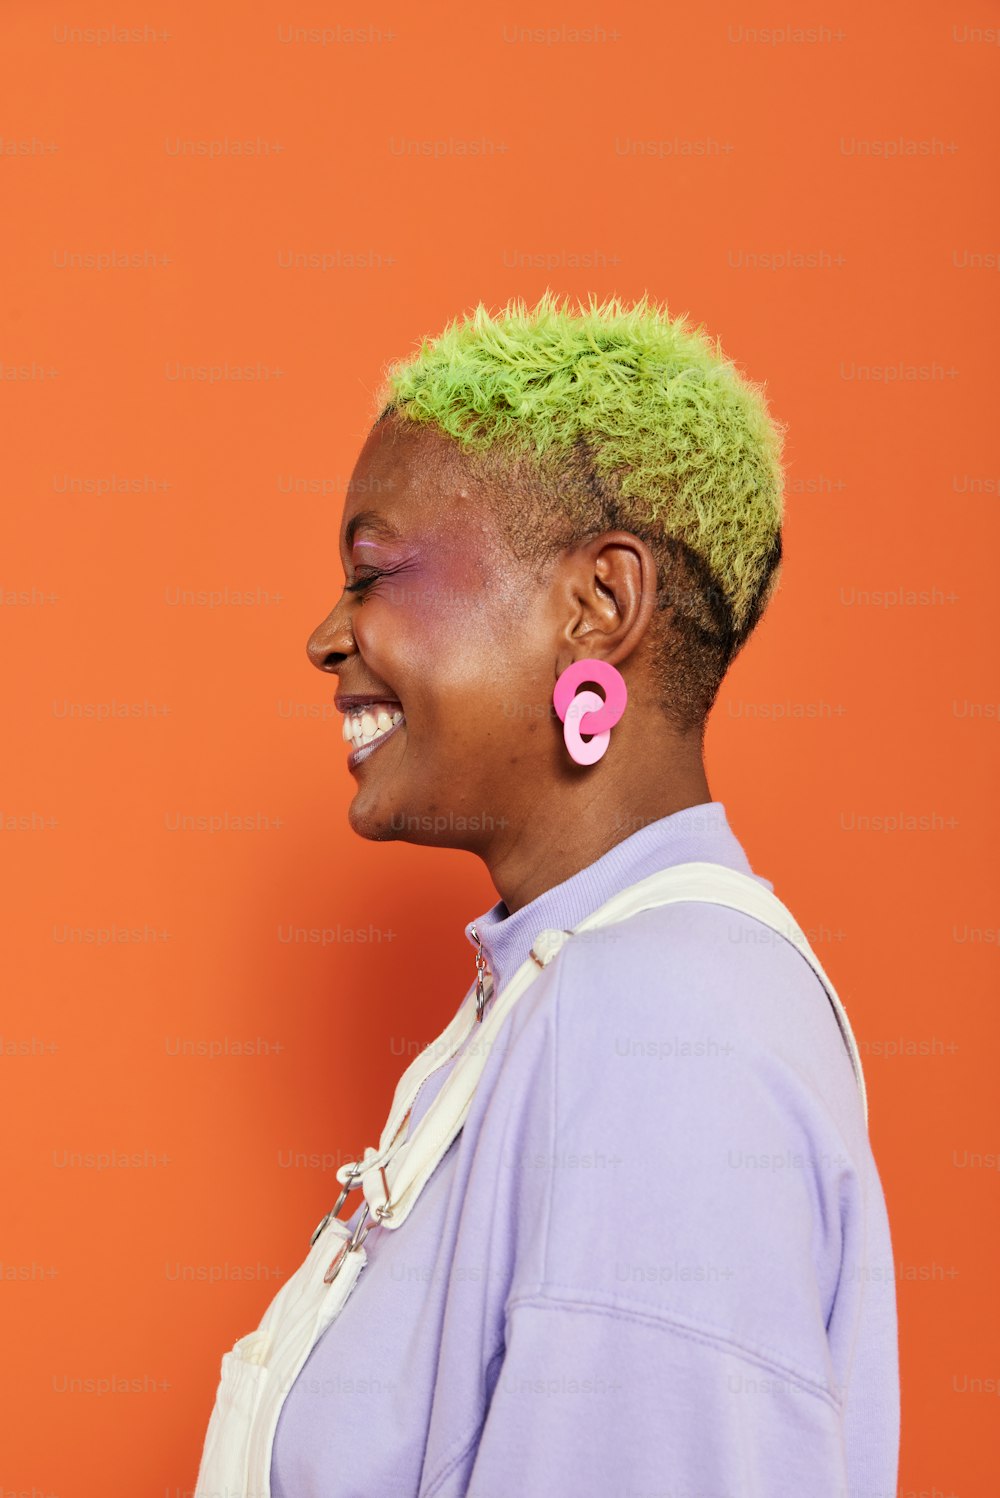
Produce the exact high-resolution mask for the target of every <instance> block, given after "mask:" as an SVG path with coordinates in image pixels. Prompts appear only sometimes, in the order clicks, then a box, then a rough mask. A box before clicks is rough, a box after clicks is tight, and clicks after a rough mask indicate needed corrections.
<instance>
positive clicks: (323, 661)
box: [306, 601, 357, 671]
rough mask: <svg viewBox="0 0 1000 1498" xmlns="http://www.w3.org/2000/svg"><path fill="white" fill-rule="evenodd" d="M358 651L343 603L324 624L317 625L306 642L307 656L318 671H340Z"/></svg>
mask: <svg viewBox="0 0 1000 1498" xmlns="http://www.w3.org/2000/svg"><path fill="white" fill-rule="evenodd" d="M356 649H357V647H356V645H355V643H354V633H353V631H352V629H351V623H350V619H349V618H348V613H347V609H346V608H345V607H344V605H343V601H341V602H340V603H338V604H337V605H336V606H335V607H334V608H332V609H331V610H330V612H329V614H327V616H326V618H325V619H324V620H323V622H322V624H317V626H316V628H315V629H314V630H313V632H312V634H311V635H310V636H309V639H308V640H307V641H306V655H308V657H309V659H310V661H311V662H312V664H313V665H314V666H315V667H316V669H317V671H339V670H340V668H341V666H342V665H343V663H344V661H345V660H346V659H347V657H348V655H353V654H354V653H355V651H356Z"/></svg>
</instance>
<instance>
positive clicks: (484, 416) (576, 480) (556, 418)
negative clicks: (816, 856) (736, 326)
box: [376, 290, 784, 727]
mask: <svg viewBox="0 0 1000 1498" xmlns="http://www.w3.org/2000/svg"><path fill="white" fill-rule="evenodd" d="M377 402H378V403H377V407H376V409H377V411H378V412H379V418H378V419H379V420H382V419H383V418H384V417H386V416H388V415H389V414H390V413H391V414H394V415H396V416H397V417H399V418H401V419H403V420H406V421H414V422H420V423H424V424H427V425H430V426H433V427H435V428H437V429H438V430H439V431H441V432H444V433H447V434H448V436H450V437H452V438H454V440H455V442H456V443H457V445H458V449H459V450H460V452H461V454H462V456H463V458H464V459H465V460H466V464H467V466H468V467H469V469H470V470H471V472H472V473H473V475H474V477H476V478H478V479H479V480H480V481H481V482H482V483H483V484H484V485H485V486H486V488H487V490H488V491H489V492H490V498H491V500H492V503H493V504H494V507H495V509H496V510H497V512H498V514H499V516H500V518H501V520H502V521H503V523H504V528H505V530H506V532H507V536H508V539H509V540H510V542H511V545H512V547H513V549H514V550H515V552H516V553H517V555H518V556H520V557H521V558H522V559H525V560H533V561H539V560H542V559H544V558H546V557H549V556H551V555H554V554H555V553H557V552H558V551H559V550H561V549H563V548H564V547H565V546H567V545H571V544H573V543H574V542H579V541H581V540H583V539H585V538H587V537H590V536H594V535H599V534H600V533H601V532H602V531H604V530H608V529H622V530H627V531H630V532H631V533H633V534H635V535H638V536H640V537H641V538H642V539H643V540H645V541H646V543H647V545H649V547H650V549H651V551H652V552H653V555H654V557H655V558H656V562H657V568H658V578H657V602H658V605H659V609H660V611H661V612H660V614H659V615H658V616H657V618H658V619H660V620H662V623H661V624H660V625H659V627H658V628H657V630H656V631H655V638H654V646H655V649H656V666H657V669H658V673H659V680H660V683H661V686H662V689H663V706H664V710H665V711H666V712H667V713H668V715H669V716H671V717H672V718H673V719H674V720H675V721H676V722H677V723H678V725H679V726H683V727H691V726H694V725H697V724H703V723H704V719H705V717H706V715H707V713H708V711H709V709H710V707H711V705H712V702H713V700H714V698H715V695H716V693H717V691H718V687H719V684H720V682H721V680H722V677H723V676H724V674H725V671H726V669H727V667H728V665H729V663H730V661H731V660H732V659H733V657H734V656H735V654H736V652H737V651H738V650H739V649H740V648H741V646H742V645H743V643H744V642H745V640H746V639H747V637H748V636H749V634H750V632H751V631H752V629H753V628H754V626H755V625H756V623H757V621H758V619H759V618H760V616H761V614H762V613H763V611H764V608H765V606H766V604H767V602H768V600H769V598H770V597H771V596H772V594H773V592H774V588H775V586H776V583H777V578H778V573H779V570H780V561H781V521H782V513H783V505H782V489H783V474H782V467H781V452H782V445H783V439H784V428H783V426H782V425H781V424H780V423H778V422H776V421H775V420H774V419H773V418H772V417H771V415H770V414H769V411H768V407H767V403H766V400H765V397H764V390H763V387H762V386H759V385H756V384H754V383H753V382H751V381H750V380H749V379H747V378H746V377H745V376H744V375H742V374H741V373H740V372H739V371H738V370H737V368H736V366H735V365H734V364H733V363H732V361H731V360H729V359H728V358H727V357H726V356H725V355H724V354H723V353H722V350H721V348H720V346H719V343H718V340H716V341H715V342H714V344H713V342H712V341H711V340H710V339H709V337H708V336H707V335H706V334H705V333H704V330H703V328H702V327H697V328H692V327H689V326H688V322H687V318H686V316H684V315H681V316H679V317H676V318H671V317H670V316H669V315H668V312H667V308H666V306H665V305H664V306H660V305H659V304H657V303H655V302H651V301H650V299H649V296H648V294H644V295H643V296H642V298H641V299H640V300H639V301H637V302H634V303H632V304H623V303H622V302H621V301H620V300H619V299H618V298H617V297H611V298H608V299H607V300H606V301H604V302H602V303H600V304H598V303H597V301H596V300H595V298H594V296H593V295H591V296H590V299H589V304H588V305H587V306H586V307H584V306H582V305H580V306H578V307H576V308H572V307H570V306H569V305H568V302H566V301H564V302H563V303H562V304H560V302H559V301H558V299H557V297H556V296H555V295H554V294H553V293H552V292H551V291H548V290H547V291H546V292H544V293H543V295H542V297H541V298H540V299H539V301H538V302H537V303H536V305H535V306H534V307H531V308H529V307H527V306H526V305H525V304H524V303H523V302H522V301H521V300H520V299H514V300H513V301H511V302H509V303H508V305H507V306H506V307H504V308H503V309H502V310H501V311H500V312H499V313H498V314H497V315H496V316H493V315H491V314H490V313H489V311H488V310H487V309H486V308H485V307H484V306H483V305H482V303H480V304H479V305H478V306H477V307H476V308H475V310H474V311H473V312H472V313H471V314H469V315H466V316H465V317H463V318H461V319H458V318H456V319H455V320H454V321H452V322H451V323H449V325H448V326H447V327H446V328H445V330H444V332H442V333H441V334H440V335H439V336H438V337H436V338H434V339H430V338H426V337H425V338H424V339H423V340H422V341H421V343H420V346H419V348H418V350H417V351H416V353H414V354H413V355H411V356H410V357H409V358H407V359H404V360H400V361H397V362H395V363H393V364H390V365H389V366H388V370H387V373H386V375H385V378H384V380H383V384H382V387H381V388H380V390H379V392H378V397H377Z"/></svg>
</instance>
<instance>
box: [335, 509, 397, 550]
mask: <svg viewBox="0 0 1000 1498" xmlns="http://www.w3.org/2000/svg"><path fill="white" fill-rule="evenodd" d="M359 530H366V531H374V532H375V534H376V535H377V536H383V537H384V538H385V540H387V541H399V540H401V539H402V538H401V536H400V533H399V531H398V530H397V529H396V527H395V526H394V525H393V524H392V523H391V522H390V521H388V520H386V518H385V516H384V515H380V514H379V512H378V510H360V511H359V512H358V514H357V515H352V516H351V518H350V520H349V521H348V522H347V529H346V530H345V531H344V543H345V545H346V546H347V547H348V549H350V546H351V543H352V541H353V540H354V537H355V535H356V534H357V532H358V531H359Z"/></svg>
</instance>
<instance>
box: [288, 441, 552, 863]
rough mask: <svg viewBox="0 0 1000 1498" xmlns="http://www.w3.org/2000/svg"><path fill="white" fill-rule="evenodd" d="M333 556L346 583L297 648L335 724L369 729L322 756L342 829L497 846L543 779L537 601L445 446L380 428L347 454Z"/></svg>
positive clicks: (527, 576)
mask: <svg viewBox="0 0 1000 1498" xmlns="http://www.w3.org/2000/svg"><path fill="white" fill-rule="evenodd" d="M340 554H341V561H342V563H343V568H344V574H345V577H346V580H347V585H346V587H345V589H344V591H343V593H342V595H341V597H340V598H339V599H338V601H337V603H336V604H335V605H334V607H333V609H332V610H331V612H330V613H329V614H328V615H327V617H326V618H325V619H324V620H323V622H322V623H321V624H319V625H318V626H317V628H316V629H315V630H314V631H313V633H312V635H311V636H310V638H309V642H308V647H307V648H308V653H309V658H310V660H311V661H312V662H313V664H314V665H315V666H317V667H318V668H319V669H320V670H322V671H328V672H332V673H335V675H336V678H337V685H336V698H337V702H338V705H339V706H341V707H344V708H347V709H352V708H354V709H357V713H356V714H352V713H351V712H350V711H349V712H348V715H347V723H348V724H350V723H351V722H352V719H353V718H354V717H355V716H356V717H357V720H358V721H359V722H361V723H363V724H364V727H365V728H366V729H367V730H368V734H369V735H370V733H371V729H372V727H373V724H374V725H375V726H377V725H378V724H379V722H380V721H381V724H382V727H383V731H384V737H376V738H374V739H370V740H369V742H368V743H367V744H363V745H362V747H361V748H360V750H358V749H357V748H355V747H354V742H353V741H352V742H350V743H348V742H342V741H341V739H340V738H339V736H338V738H337V740H336V743H335V744H334V745H331V748H332V749H333V750H334V751H335V752H338V753H339V752H343V754H344V756H345V759H347V762H348V766H349V769H350V772H351V774H352V775H353V777H354V779H355V781H356V784H357V793H356V795H355V797H354V799H353V801H352V802H351V806H350V811H349V820H350V824H351V826H352V828H353V829H354V831H355V832H357V833H358V834H359V835H360V836H362V837H367V838H377V839H391V838H402V839H404V840H405V841H407V842H415V843H435V844H438V845H441V846H445V847H452V848H456V847H459V848H468V849H470V850H472V851H476V852H479V853H482V852H483V851H484V850H485V849H486V848H487V847H488V846H489V845H490V844H491V843H493V842H494V841H495V840H497V839H499V841H500V842H501V843H503V842H504V841H506V837H505V833H506V834H508V835H509V834H511V833H514V832H515V831H516V827H517V825H518V822H519V820H520V818H521V817H522V816H524V815H526V814H528V813H529V812H530V807H531V803H532V799H533V797H534V798H537V795H538V791H539V786H540V782H541V779H542V778H543V777H547V776H550V775H553V774H557V773H558V769H559V754H558V751H559V749H560V747H561V736H560V733H559V732H558V731H557V730H558V729H559V724H558V720H557V719H556V717H555V714H554V711H553V709H552V687H553V683H554V680H555V672H554V664H555V659H556V646H557V637H558V634H559V619H558V617H557V612H556V608H555V601H554V599H553V597H552V596H551V595H550V594H549V593H548V592H547V590H546V589H545V588H544V587H540V586H539V581H540V579H539V575H538V573H537V570H535V571H531V570H529V569H528V568H526V567H525V566H523V565H522V564H520V563H519V562H518V561H517V560H516V558H514V557H513V556H512V555H511V554H510V552H509V550H508V548H507V547H506V546H505V544H504V541H503V537H502V533H501V531H500V529H499V527H498V524H497V522H496V520H495V519H494V517H493V514H492V512H491V511H490V509H489V508H488V506H487V504H486V503H485V501H484V500H483V499H482V498H481V497H480V496H479V495H478V494H477V492H476V490H475V488H474V486H473V484H472V483H471V482H470V481H469V480H468V479H467V478H466V477H465V474H464V470H463V467H462V465H461V463H460V462H459V461H457V460H456V457H455V452H454V444H453V443H452V442H451V440H450V439H449V438H447V437H445V436H444V435H443V434H441V433H439V432H437V431H435V430H434V429H431V428H427V427H419V426H416V425H413V424H408V423H406V422H399V421H397V420H396V419H394V418H393V417H389V418H388V419H387V420H385V421H383V422H382V423H380V425H379V426H377V427H376V428H374V430H373V431H372V432H371V433H370V435H369V437H368V440H367V441H366V443H365V446H364V448H363V449H362V451H361V455H360V457H359V459H358V462H357V465H356V467H355V470H354V474H353V477H352V480H351V485H350V488H349V492H348V497H347V500H346V502H345V505H344V512H343V516H342V520H341V529H340ZM378 704H384V711H385V713H386V714H387V715H388V716H387V717H382V718H381V719H380V714H379V708H378ZM366 706H367V707H368V708H369V709H370V712H371V717H370V719H369V720H368V721H367V722H364V719H363V718H362V716H361V712H362V710H363V709H364V708H365V707H366ZM399 714H401V715H402V716H401V718H400V717H398V715H399ZM393 724H394V725H395V726H389V727H388V731H386V726H387V725H393Z"/></svg>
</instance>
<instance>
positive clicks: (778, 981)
mask: <svg viewBox="0 0 1000 1498" xmlns="http://www.w3.org/2000/svg"><path fill="white" fill-rule="evenodd" d="M817 955H819V954H817ZM820 960H821V961H822V960H823V959H822V957H820ZM553 966H554V967H556V968H557V969H558V975H557V981H556V982H555V984H554V985H553V987H552V989H550V990H549V991H548V994H547V1006H548V1007H550V1008H551V1024H552V1029H553V1042H554V1044H555V1045H556V1048H557V1051H558V1055H559V1060H560V1072H561V1074H562V1075H563V1076H564V1078H565V1082H566V1084H567V1085H570V1078H571V1076H576V1077H578V1078H580V1079H586V1078H587V1077H589V1076H592V1075H593V1074H594V1073H595V1072H596V1071H601V1070H603V1071H607V1072H608V1073H609V1074H613V1073H614V1072H616V1071H617V1072H618V1073H619V1075H620V1086H621V1090H622V1093H623V1103H624V1104H625V1105H626V1106H629V1107H633V1106H634V1107H635V1108H636V1110H638V1111H641V1110H642V1109H643V1108H644V1107H645V1108H647V1109H651V1110H652V1111H653V1114H654V1116H660V1117H662V1116H663V1110H664V1109H670V1108H671V1107H672V1106H679V1100H680V1099H684V1100H685V1102H684V1106H688V1104H689V1103H690V1105H693V1106H695V1107H697V1108H699V1109H703V1108H704V1107H705V1106H706V1101H707V1097H708V1096H709V1095H711V1094H712V1093H713V1092H714V1091H725V1090H728V1089H731V1088H733V1087H737V1088H740V1089H742V1090H743V1091H744V1092H746V1091H747V1090H750V1091H753V1092H754V1093H757V1092H761V1091H763V1092H765V1093H767V1094H768V1096H769V1097H770V1098H771V1099H772V1101H773V1102H774V1103H775V1104H777V1103H779V1102H784V1104H785V1105H786V1106H790V1107H793V1108H794V1110H795V1111H796V1112H798V1113H801V1112H802V1110H803V1109H805V1110H807V1111H812V1112H814V1113H825V1114H826V1115H827V1122H828V1124H829V1125H830V1126H833V1127H835V1128H837V1129H839V1130H842V1131H843V1132H844V1133H845V1134H847V1135H851V1134H854V1133H855V1131H856V1129H857V1126H858V1124H859V1122H860V1124H861V1126H862V1128H863V1114H862V1112H861V1107H860V1100H859V1098H858V1094H857V1084H856V1081H855V1077H854V1071H853V1067H852V1065H851V1061H850V1056H849V1054H848V1051H847V1047H846V1045H845V1043H844V1038H843V1035H842V1034H841V1031H840V1026H839V1023H838V1021H837V1017H836V1014H835V1013H834V1010H833V1006H832V1004H831V1002H830V999H829V996H828V994H827V992H826V989H825V987H824V985H823V983H822V981H821V979H820V978H819V976H818V975H817V974H816V972H815V971H814V970H813V968H812V967H811V966H810V964H809V963H808V962H807V960H806V959H805V957H803V955H802V954H801V952H799V951H798V949H797V948H796V947H795V946H794V945H793V944H792V943H791V942H790V941H788V940H787V939H786V938H785V937H783V936H781V935H780V933H778V932H776V931H774V930H773V929H772V928H771V927H769V926H767V925H765V924H764V923H763V922H762V921H759V920H756V919H754V918H753V917H751V916H748V915H745V914H743V913H742V912H741V911H737V910H733V909H731V908H729V907H727V906H722V905H716V904H711V903H708V902H704V901H686V902H683V903H680V904H674V905H669V906H661V907H659V908H657V909H654V910H649V911H644V912H642V913H641V914H640V915H637V916H633V917H631V918H630V919H628V920H626V921H622V922H620V923H618V924H617V925H614V926H608V927H604V928H598V929H597V930H595V931H593V932H590V933H587V932H580V933H578V934H577V935H576V936H574V937H572V938H571V939H570V940H569V941H568V942H567V943H566V944H565V946H564V947H563V949H562V951H561V952H560V953H559V956H558V958H557V959H556V960H555V962H554V964H553ZM824 966H825V964H824ZM553 976H554V977H556V974H554V975H553ZM686 1062H687V1063H690V1064H689V1065H683V1066H682V1065H681V1063H686ZM698 1063H701V1064H700V1065H699V1064H698ZM651 1073H652V1076H651V1075H650V1074H651ZM667 1073H669V1077H670V1094H669V1096H668V1095H667V1093H666V1092H665V1090H664V1088H663V1087H662V1086H660V1085H659V1084H660V1083H662V1082H663V1081H664V1080H665V1076H666V1074H667ZM657 1074H658V1076H657ZM653 1077H656V1078H657V1080H655V1081H654V1080H653ZM672 1099H674V1100H678V1101H672ZM815 1123H816V1125H817V1126H818V1123H819V1120H818V1118H817V1119H816V1120H815Z"/></svg>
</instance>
